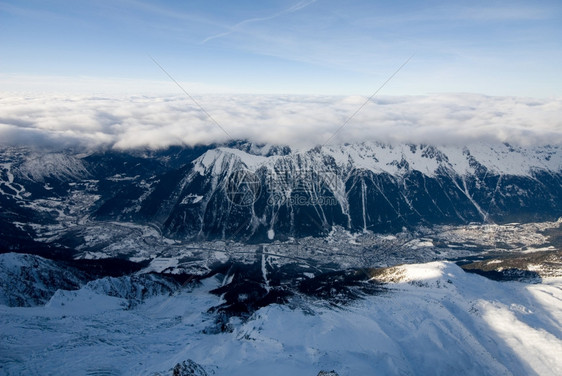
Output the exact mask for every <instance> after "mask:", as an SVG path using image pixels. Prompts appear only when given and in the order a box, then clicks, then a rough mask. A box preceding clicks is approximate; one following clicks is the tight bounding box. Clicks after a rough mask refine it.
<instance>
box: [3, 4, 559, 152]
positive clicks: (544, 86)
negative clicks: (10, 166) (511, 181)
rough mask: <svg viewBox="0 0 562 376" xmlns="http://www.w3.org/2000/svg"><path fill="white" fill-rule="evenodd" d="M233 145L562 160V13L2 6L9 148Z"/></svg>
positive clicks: (405, 7) (553, 9) (543, 8)
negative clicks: (416, 146)
mask: <svg viewBox="0 0 562 376" xmlns="http://www.w3.org/2000/svg"><path fill="white" fill-rule="evenodd" d="M368 98H370V99H368ZM231 139H248V140H250V141H256V142H269V143H284V144H288V145H295V144H299V143H301V144H306V145H318V144H323V143H325V142H327V141H330V142H360V141H364V140H372V141H388V142H412V143H420V142H423V143H433V144H436V143H456V144H462V143H465V142H471V141H475V142H476V141H478V142H480V141H494V142H495V141H499V142H514V143H519V144H529V143H539V144H545V143H551V144H552V143H554V144H557V143H562V2H561V1H560V0H556V1H550V0H538V1H517V0H516V1H503V0H487V1H479V0H473V1H464V0H459V1H442V0H427V1H404V0H395V1H375V0H350V1H336V0H283V1H281V0H263V1H248V0H240V1H219V0H191V1H179V0H176V1H172V0H169V1H151V2H149V1H146V0H111V1H106V0H97V1H92V0H88V1H86V0H73V1H62V0H17V1H12V0H8V1H6V0H0V144H9V145H38V146H45V145H50V146H59V147H66V146H68V147H71V146H76V145H79V146H86V147H113V148H119V149H128V148H139V147H149V148H164V147H167V146H169V145H195V144H208V143H214V142H226V141H228V140H231Z"/></svg>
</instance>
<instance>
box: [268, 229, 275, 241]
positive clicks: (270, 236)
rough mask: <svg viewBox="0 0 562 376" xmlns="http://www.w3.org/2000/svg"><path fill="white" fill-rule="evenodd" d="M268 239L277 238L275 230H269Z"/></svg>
mask: <svg viewBox="0 0 562 376" xmlns="http://www.w3.org/2000/svg"><path fill="white" fill-rule="evenodd" d="M267 238H268V239H269V240H273V238H275V230H273V229H269V230H267Z"/></svg>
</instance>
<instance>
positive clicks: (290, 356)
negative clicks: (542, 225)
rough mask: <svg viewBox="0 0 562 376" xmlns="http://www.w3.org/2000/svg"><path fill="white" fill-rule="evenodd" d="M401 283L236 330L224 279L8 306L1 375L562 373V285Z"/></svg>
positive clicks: (426, 274) (306, 304) (448, 272)
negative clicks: (224, 309) (180, 370)
mask: <svg viewBox="0 0 562 376" xmlns="http://www.w3.org/2000/svg"><path fill="white" fill-rule="evenodd" d="M392 273H393V274H392V276H391V278H388V276H386V277H387V279H388V281H390V280H392V282H389V283H388V284H387V288H388V291H386V292H383V293H381V294H378V295H372V296H365V297H364V298H363V299H360V300H357V301H354V302H352V303H350V304H349V305H345V306H337V305H334V304H330V303H328V302H326V301H323V300H319V299H313V298H310V297H304V296H300V295H296V296H293V297H292V298H291V299H290V302H289V303H288V304H285V305H278V304H272V305H269V306H267V307H264V308H261V309H259V310H258V311H256V312H255V313H254V314H253V315H252V316H251V317H250V318H249V319H248V320H247V321H242V320H241V319H239V318H236V317H232V318H230V319H229V322H228V323H227V325H226V326H227V327H228V328H230V330H227V331H224V330H222V331H221V330H218V329H219V328H218V324H217V314H211V313H208V312H207V310H208V309H209V308H211V307H213V306H217V305H218V304H219V303H220V299H221V298H220V297H218V296H216V295H213V294H210V293H209V291H210V290H212V289H214V288H216V287H218V286H219V285H220V281H219V280H217V279H216V278H214V277H213V278H209V279H206V280H203V281H202V283H201V284H200V285H198V286H197V287H194V288H185V289H182V290H181V291H180V292H179V293H178V294H175V295H173V296H155V297H152V298H149V299H147V300H145V301H144V302H142V303H140V304H139V305H136V306H132V307H131V306H130V305H128V304H127V302H126V301H125V300H124V299H120V298H117V297H112V296H108V295H103V294H99V293H97V292H95V291H93V290H89V289H87V288H82V289H80V290H76V291H63V290H59V291H58V292H57V293H56V294H55V295H54V296H53V297H52V298H51V300H50V301H49V302H48V303H47V304H46V305H45V306H41V307H30V308H22V307H6V306H1V305H0V374H3V375H22V374H27V375H155V374H161V375H171V374H172V367H174V365H175V364H177V363H181V362H182V361H186V360H188V359H191V360H193V361H194V362H196V363H198V364H199V365H201V366H202V367H203V368H204V369H205V371H206V373H207V374H209V375H217V376H220V375H229V376H230V375H245V376H251V375H260V376H261V375H270V376H274V375H317V374H318V372H319V371H321V370H326V371H330V370H335V371H336V372H337V373H338V374H339V375H340V376H343V375H349V376H352V375H374V374H381V375H384V374H402V375H423V374H432V375H453V374H455V375H462V374H470V375H533V374H537V375H560V374H562V358H561V357H560V354H562V278H560V277H553V278H544V279H542V281H541V282H540V283H534V284H528V283H522V282H497V281H492V280H489V279H487V278H485V277H482V276H479V275H476V274H469V273H466V272H464V271H463V270H462V269H461V268H460V267H458V266H457V265H456V264H454V263H450V262H432V263H427V264H412V265H405V266H399V267H395V268H393V270H392ZM223 324H225V323H224V322H223ZM223 329H224V328H223Z"/></svg>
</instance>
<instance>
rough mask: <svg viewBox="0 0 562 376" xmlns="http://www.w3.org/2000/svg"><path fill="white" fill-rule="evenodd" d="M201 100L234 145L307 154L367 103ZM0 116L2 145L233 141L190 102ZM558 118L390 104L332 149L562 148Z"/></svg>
mask: <svg viewBox="0 0 562 376" xmlns="http://www.w3.org/2000/svg"><path fill="white" fill-rule="evenodd" d="M198 101H199V102H200V103H201V105H202V106H203V107H204V108H206V110H207V111H208V112H209V113H210V114H211V115H212V116H213V118H214V119H216V120H217V122H218V123H219V124H221V126H222V127H223V128H224V129H225V130H226V132H228V134H229V135H231V136H232V137H234V138H236V139H248V140H251V141H254V142H260V143H275V144H287V145H291V146H296V147H305V146H314V145H319V144H323V143H324V142H326V140H328V139H329V138H330V137H331V136H332V135H333V134H334V132H335V131H336V130H337V129H338V128H340V126H341V125H342V124H343V123H344V122H345V121H346V119H347V118H349V116H350V115H351V114H353V113H354V112H355V110H356V109H357V108H359V106H361V104H362V103H363V102H364V101H365V98H363V97H329V96H310V97H306V96H253V95H246V96H243V95H241V96H236V95H230V96H211V95H207V96H203V97H198ZM0 108H1V109H2V110H1V111H0V143H3V144H11V145H35V146H43V145H49V146H55V147H57V146H58V147H69V146H80V147H113V148H118V149H130V148H141V147H142V148H144V147H148V148H164V147H167V146H169V145H195V144H210V143H214V142H219V143H220V142H226V141H228V140H229V137H228V135H227V134H226V133H225V132H223V131H222V130H221V129H220V128H219V127H218V126H216V125H215V124H214V123H213V122H212V121H211V120H210V119H209V118H208V117H207V116H206V115H205V114H204V113H202V111H200V110H199V109H198V107H197V106H196V105H195V104H193V103H191V102H190V101H189V99H187V98H185V97H164V98H161V97H158V98H157V97H126V98H123V97H121V98H107V97H78V96H39V95H35V96H14V95H0ZM560 114H562V98H559V99H530V98H518V97H489V96H483V95H471V94H449V95H444V94H440V95H430V96H403V97H388V96H386V97H378V98H374V100H373V101H372V102H371V103H368V104H367V105H366V106H365V107H364V108H363V109H362V111H361V112H359V113H358V114H357V115H356V116H355V117H354V118H353V119H352V120H351V121H350V122H349V123H348V124H347V125H346V126H345V127H344V128H342V129H341V131H340V132H338V133H337V134H336V135H335V136H334V137H333V138H332V140H331V142H332V143H338V142H362V141H366V140H372V141H382V142H410V143H428V144H452V143H453V144H468V143H472V142H478V141H500V142H511V143H515V144H531V143H534V144H560V143H562V117H561V116H560Z"/></svg>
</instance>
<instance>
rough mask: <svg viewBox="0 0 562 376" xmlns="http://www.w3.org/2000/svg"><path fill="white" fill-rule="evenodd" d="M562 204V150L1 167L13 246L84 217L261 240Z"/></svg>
mask: <svg viewBox="0 0 562 376" xmlns="http://www.w3.org/2000/svg"><path fill="white" fill-rule="evenodd" d="M561 198H562V150H561V148H560V147H559V146H543V147H537V146H533V147H520V146H512V145H508V144H493V145H492V144H488V145H485V144H477V145H470V146H466V147H453V146H428V145H385V144H379V143H368V142H365V143H362V144H350V145H340V146H323V147H317V148H313V149H310V150H302V151H292V150H290V148H288V147H279V146H271V145H261V146H258V145H254V144H249V143H245V142H237V143H232V144H230V145H227V146H210V147H199V148H195V149H193V148H171V149H168V150H162V151H129V152H116V151H106V152H95V153H90V154H78V153H72V152H67V153H63V154H61V153H56V154H52V153H44V154H43V155H41V154H40V153H38V152H36V151H35V152H30V151H26V150H20V149H5V150H3V151H2V154H1V162H0V201H1V203H2V206H3V208H5V210H3V212H2V213H1V215H0V221H1V223H3V226H2V227H3V232H4V233H5V235H6V236H8V237H11V238H14V239H12V240H11V241H10V242H11V244H12V246H13V244H15V243H18V242H20V243H21V242H24V241H23V240H22V239H23V238H25V236H24V235H25V233H27V234H32V235H33V236H31V238H33V239H34V237H35V238H36V236H35V235H34V234H35V233H36V230H37V229H39V227H41V226H43V225H45V224H51V225H55V224H58V225H59V226H62V223H63V222H65V223H68V222H74V223H78V222H80V221H84V220H86V219H89V220H91V219H94V220H104V221H108V220H110V221H128V222H135V223H139V224H151V225H153V226H155V227H156V228H158V229H159V231H161V232H162V234H164V235H166V236H168V237H171V238H175V239H179V240H186V239H191V240H201V239H217V238H219V239H223V238H224V239H241V240H259V241H267V240H273V239H281V240H283V239H287V238H288V237H297V238H298V237H303V236H308V235H315V236H317V235H325V234H327V233H328V232H329V231H330V230H331V229H332V228H333V226H335V225H337V226H341V227H343V228H345V229H348V230H350V231H352V232H363V231H373V232H377V233H380V232H393V231H398V230H401V229H402V228H403V227H406V228H414V227H416V226H419V225H435V224H468V223H470V222H480V223H490V222H497V223H506V222H515V221H516V222H526V221H536V220H552V219H556V218H557V217H559V216H562V200H561ZM18 223H20V225H18ZM31 224H35V225H31ZM8 228H9V230H8V231H6V230H5V229H8ZM33 239H27V240H26V241H30V240H33ZM6 247H7V245H4V248H6Z"/></svg>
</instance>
